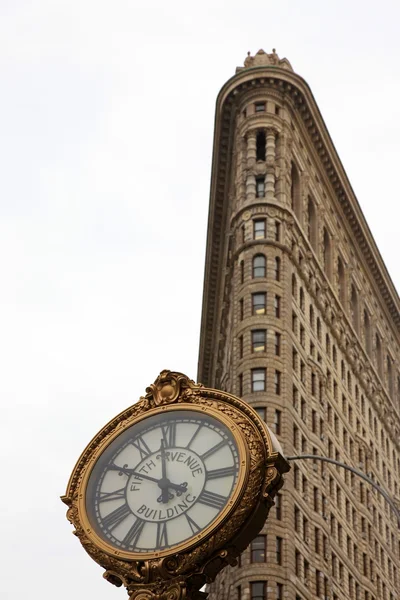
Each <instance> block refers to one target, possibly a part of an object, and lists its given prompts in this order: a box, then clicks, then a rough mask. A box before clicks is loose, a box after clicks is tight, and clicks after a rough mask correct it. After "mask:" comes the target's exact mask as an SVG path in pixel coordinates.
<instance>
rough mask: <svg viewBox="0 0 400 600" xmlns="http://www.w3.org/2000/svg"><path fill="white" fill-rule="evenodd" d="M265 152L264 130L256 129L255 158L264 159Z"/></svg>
mask: <svg viewBox="0 0 400 600" xmlns="http://www.w3.org/2000/svg"><path fill="white" fill-rule="evenodd" d="M265 152H266V138H265V131H257V138H256V157H257V160H265Z"/></svg>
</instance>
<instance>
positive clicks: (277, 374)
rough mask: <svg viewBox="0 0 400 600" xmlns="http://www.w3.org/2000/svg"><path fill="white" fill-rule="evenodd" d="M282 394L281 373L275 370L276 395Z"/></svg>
mask: <svg viewBox="0 0 400 600" xmlns="http://www.w3.org/2000/svg"><path fill="white" fill-rule="evenodd" d="M280 393H281V372H280V371H278V370H275V394H277V395H278V396H280Z"/></svg>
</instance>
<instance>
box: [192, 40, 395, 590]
mask: <svg viewBox="0 0 400 600" xmlns="http://www.w3.org/2000/svg"><path fill="white" fill-rule="evenodd" d="M399 331H400V302H399V298H398V295H397V293H396V290H395V288H394V286H393V283H392V281H391V279H390V277H389V275H388V273H387V270H386V267H385V265H384V263H383V261H382V258H381V256H380V254H379V251H378V249H377V247H376V244H375V242H374V240H373V238H372V235H371V233H370V230H369V228H368V225H367V223H366V221H365V218H364V216H363V213H362V211H361V208H360V206H359V204H358V202H357V199H356V197H355V195H354V192H353V190H352V187H351V185H350V183H349V180H348V178H347V176H346V173H345V171H344V168H343V166H342V164H341V162H340V159H339V157H338V155H337V152H336V150H335V147H334V145H333V143H332V140H331V138H330V135H329V133H328V130H327V128H326V126H325V123H324V121H323V118H322V116H321V113H320V111H319V109H318V106H317V104H316V102H315V100H314V97H313V95H312V93H311V91H310V88H309V87H308V85H307V83H306V82H305V81H304V80H303V79H302V78H301V77H300V76H299V75H297V74H296V73H294V71H293V69H292V67H291V65H290V63H289V61H288V60H287V59H286V58H284V59H280V58H279V57H278V55H277V54H276V52H275V50H273V51H272V53H271V54H267V53H265V52H264V51H263V50H259V51H258V52H257V54H256V55H255V56H251V55H250V53H249V54H248V56H247V58H246V60H245V62H244V67H239V68H237V70H236V74H235V75H234V76H233V77H232V78H231V79H229V80H228V81H227V82H226V83H225V85H224V86H223V87H222V89H221V91H220V92H219V94H218V97H217V102H216V116H215V133H214V148H213V160H212V175H211V192H210V209H209V221H208V237H207V250H206V264H205V278H204V295H203V312H202V324H201V335H200V352H199V366H198V378H197V380H198V381H201V382H202V383H203V384H205V385H206V386H210V387H214V388H219V389H223V390H226V391H229V392H231V393H233V394H235V395H237V396H240V397H242V398H244V399H245V400H246V401H248V402H249V403H250V404H251V405H252V406H253V407H254V408H255V409H256V410H257V412H258V413H259V414H260V415H261V416H262V417H263V418H264V420H265V421H266V422H267V423H268V424H269V425H270V426H271V428H272V430H273V432H274V433H275V435H276V437H277V439H278V441H279V443H280V444H281V446H282V448H283V451H284V453H285V455H287V456H290V455H299V454H318V455H320V456H326V457H331V458H334V459H337V460H340V461H342V462H345V463H347V464H349V465H351V466H353V467H357V468H359V469H360V470H362V471H364V472H365V473H369V474H371V476H372V478H374V479H375V480H376V481H378V482H379V483H380V484H381V485H382V487H384V488H385V489H386V490H387V491H388V493H389V494H390V495H391V496H392V497H394V499H395V500H396V499H397V500H399V499H400V489H399V484H398V480H399V478H400V418H399V414H400V361H399V356H400V336H399ZM398 539H399V538H398V528H397V521H396V518H395V516H394V515H393V514H391V512H390V510H389V509H388V506H386V505H385V503H384V502H383V501H382V500H381V499H380V498H379V495H377V494H376V492H375V491H373V489H367V487H366V485H365V483H361V482H359V481H357V479H356V478H354V477H353V476H351V475H350V473H348V472H347V471H344V470H340V469H339V468H337V467H334V466H332V465H326V464H325V463H323V462H321V461H318V462H317V461H299V462H296V463H295V465H294V467H293V468H292V472H291V474H290V475H288V476H287V477H286V483H285V486H284V488H283V490H282V491H281V493H280V494H279V495H278V497H277V502H276V507H275V511H271V513H270V517H269V519H268V530H267V529H266V530H265V531H263V532H262V535H259V536H257V538H256V539H255V540H254V541H253V543H252V544H251V546H250V547H249V548H248V549H247V550H246V551H245V552H244V553H243V554H242V556H241V560H240V562H239V566H238V567H235V568H232V567H230V568H228V569H226V570H225V571H224V572H223V573H222V574H221V575H220V576H219V577H218V579H217V581H216V582H215V583H213V584H211V586H210V590H209V592H210V600H217V599H218V600H228V599H229V600H236V599H237V600H311V599H312V598H315V597H318V598H325V599H327V598H330V599H331V600H345V599H346V600H347V599H348V598H354V599H355V600H380V599H387V600H394V599H395V598H396V594H397V593H398V592H397V590H398V587H399V585H400V578H399V577H400V575H399V569H400V566H399V561H400V558H399V557H400V544H399V541H398Z"/></svg>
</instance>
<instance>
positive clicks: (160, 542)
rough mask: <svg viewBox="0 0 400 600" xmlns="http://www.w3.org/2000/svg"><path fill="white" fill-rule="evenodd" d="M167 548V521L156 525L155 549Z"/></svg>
mask: <svg viewBox="0 0 400 600" xmlns="http://www.w3.org/2000/svg"><path fill="white" fill-rule="evenodd" d="M167 546H168V533H167V521H162V522H161V523H157V541H156V548H165V547H167Z"/></svg>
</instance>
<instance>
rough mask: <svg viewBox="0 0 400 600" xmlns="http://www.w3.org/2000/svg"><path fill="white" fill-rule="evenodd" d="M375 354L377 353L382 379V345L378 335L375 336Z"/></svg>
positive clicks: (377, 366)
mask: <svg viewBox="0 0 400 600" xmlns="http://www.w3.org/2000/svg"><path fill="white" fill-rule="evenodd" d="M375 353H376V368H377V369H378V373H379V375H380V376H381V377H382V371H383V369H382V366H383V365H382V343H381V338H380V337H379V335H378V334H376V335H375Z"/></svg>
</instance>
